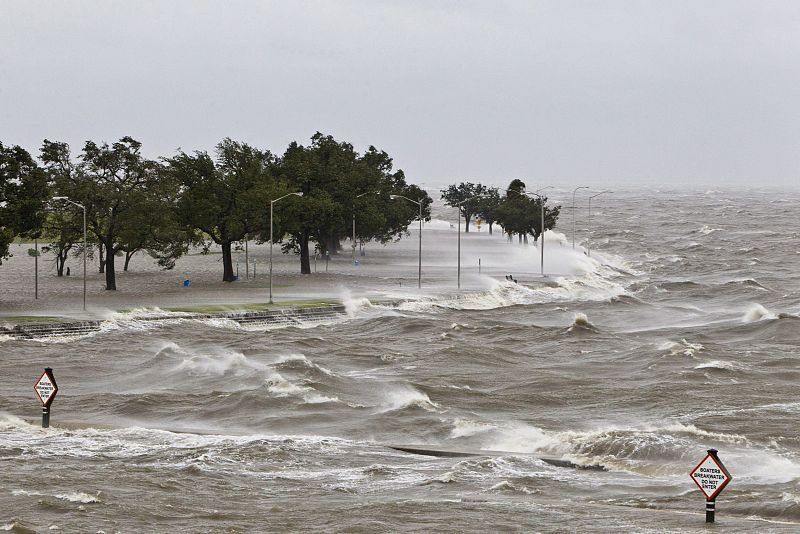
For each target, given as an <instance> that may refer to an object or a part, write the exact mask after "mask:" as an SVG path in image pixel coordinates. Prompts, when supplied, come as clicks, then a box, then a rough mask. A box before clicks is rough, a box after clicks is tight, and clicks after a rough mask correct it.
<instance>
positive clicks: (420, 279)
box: [389, 195, 422, 288]
mask: <svg viewBox="0 0 800 534" xmlns="http://www.w3.org/2000/svg"><path fill="white" fill-rule="evenodd" d="M389 198H390V199H392V200H394V199H396V198H402V199H405V200H408V201H409V202H413V203H414V204H416V205H417V206H419V255H418V271H417V288H422V202H421V201H420V202H417V201H416V200H412V199H410V198H408V197H404V196H403V195H389Z"/></svg>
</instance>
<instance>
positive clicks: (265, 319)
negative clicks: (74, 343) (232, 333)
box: [0, 305, 347, 339]
mask: <svg viewBox="0 0 800 534" xmlns="http://www.w3.org/2000/svg"><path fill="white" fill-rule="evenodd" d="M346 314H347V311H346V309H345V307H344V306H343V305H328V306H315V307H307V308H283V309H277V310H263V311H227V312H218V313H191V312H189V313H182V312H172V313H161V314H159V313H153V314H152V315H137V316H135V317H131V318H128V319H122V320H114V319H105V320H92V321H66V322H49V323H44V322H32V323H29V324H22V325H15V326H10V327H3V326H0V336H8V337H10V338H13V339H47V338H58V337H70V336H81V335H87V334H92V333H94V332H99V331H101V330H103V328H104V327H106V326H111V325H115V324H116V325H119V324H125V322H156V321H158V322H165V323H166V322H175V321H187V320H206V319H226V320H229V321H234V322H236V323H239V324H241V325H265V326H292V325H299V324H308V323H310V322H311V323H313V322H321V321H329V320H331V319H337V318H340V317H343V316H345V315H346Z"/></svg>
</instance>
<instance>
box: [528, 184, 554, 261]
mask: <svg viewBox="0 0 800 534" xmlns="http://www.w3.org/2000/svg"><path fill="white" fill-rule="evenodd" d="M552 188H553V186H552V185H548V186H546V187H541V188H539V189H537V190H536V191H535V192H534V193H532V194H534V195H536V196H537V197H539V207H540V208H541V215H540V217H541V218H540V219H539V220H540V221H541V222H542V244H541V247H540V248H539V252H540V255H541V258H542V259H541V269H542V276H544V196H542V195H540V194H538V193H539V191H544V190H545V189H552Z"/></svg>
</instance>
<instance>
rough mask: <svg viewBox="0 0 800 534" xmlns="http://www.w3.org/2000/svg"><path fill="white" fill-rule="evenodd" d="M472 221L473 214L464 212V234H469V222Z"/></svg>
mask: <svg viewBox="0 0 800 534" xmlns="http://www.w3.org/2000/svg"><path fill="white" fill-rule="evenodd" d="M470 219H472V213H469V212H464V232H466V233H469V221H470Z"/></svg>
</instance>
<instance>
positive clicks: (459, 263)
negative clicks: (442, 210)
mask: <svg viewBox="0 0 800 534" xmlns="http://www.w3.org/2000/svg"><path fill="white" fill-rule="evenodd" d="M485 196H487V195H486V194H483V193H481V194H480V195H475V196H474V197H469V198H468V199H466V200H462V201H461V202H458V203H457V204H456V209H457V210H458V276H457V279H458V289H461V205H462V204H464V203H466V202H469V201H470V200H475V199H476V198H483V197H485Z"/></svg>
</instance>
